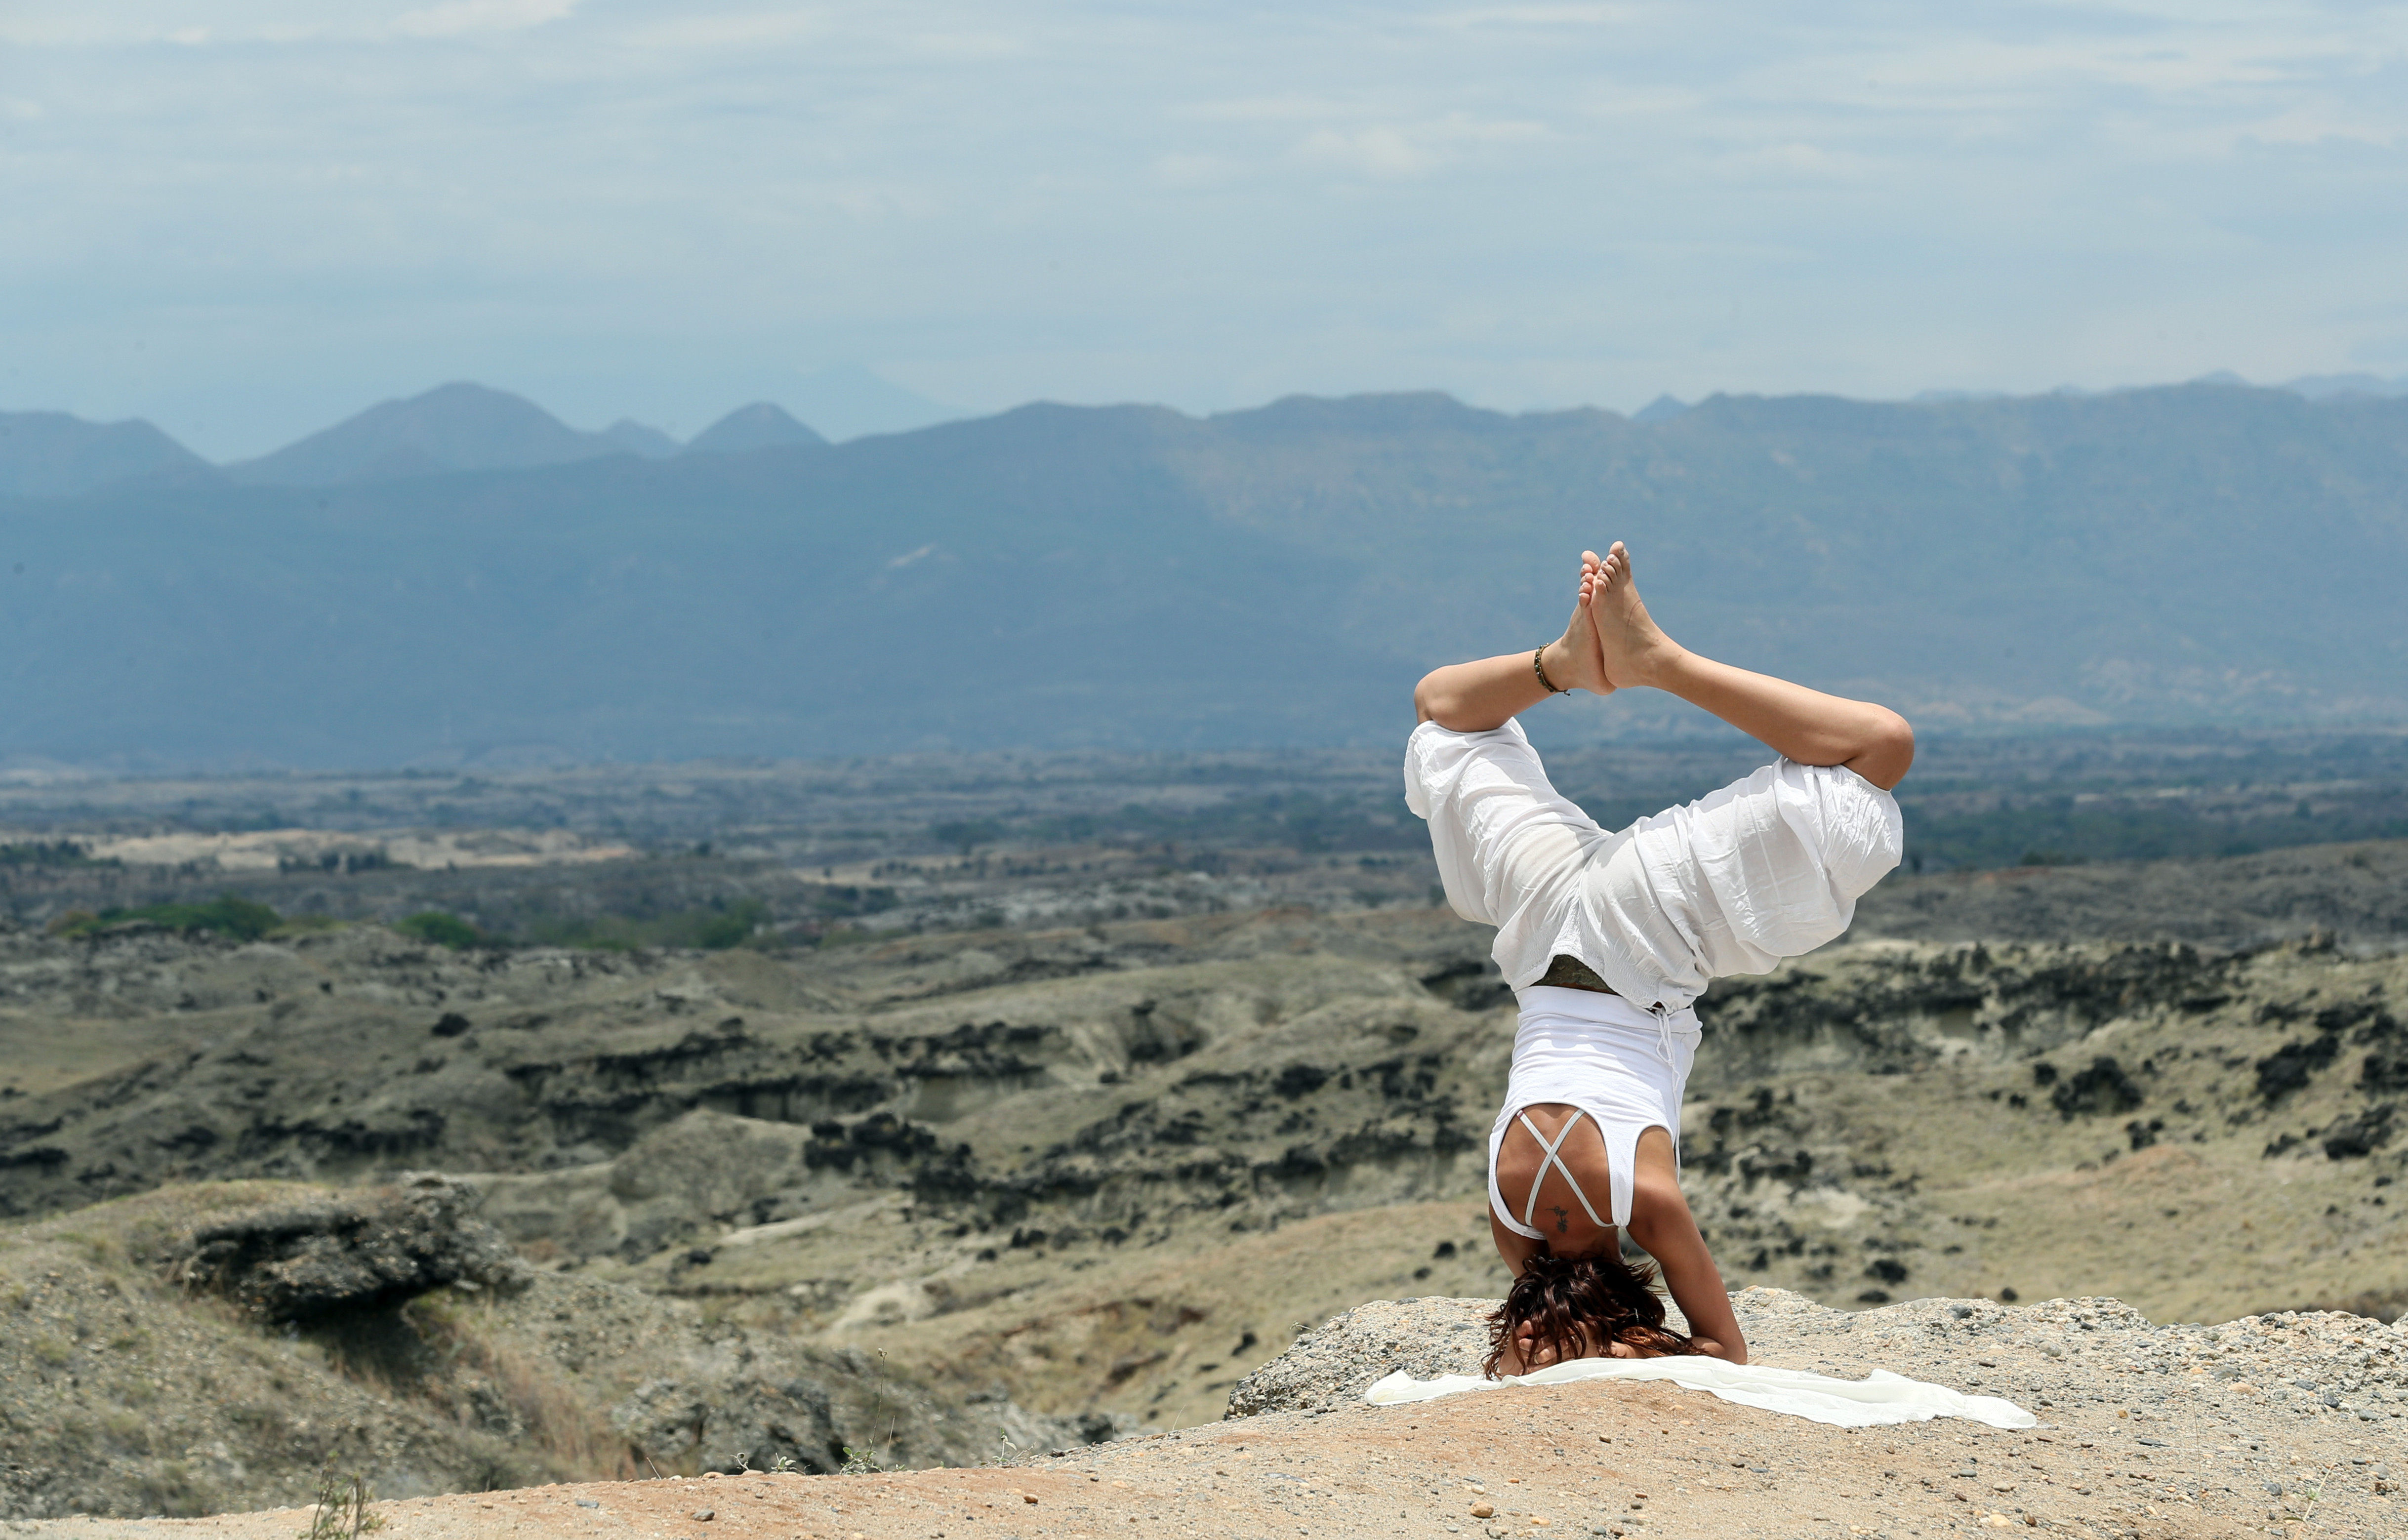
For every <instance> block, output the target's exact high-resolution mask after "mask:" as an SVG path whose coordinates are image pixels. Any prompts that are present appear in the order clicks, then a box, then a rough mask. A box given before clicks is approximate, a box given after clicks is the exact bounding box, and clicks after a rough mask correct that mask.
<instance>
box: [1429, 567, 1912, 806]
mask: <svg viewBox="0 0 2408 1540" xmlns="http://www.w3.org/2000/svg"><path fill="white" fill-rule="evenodd" d="M1584 566H1585V564H1584ZM1581 593H1582V600H1583V603H1584V607H1586V608H1588V609H1589V610H1590V611H1592V612H1593V615H1594V618H1595V619H1594V624H1593V626H1592V632H1593V634H1594V635H1596V636H1597V638H1598V664H1599V667H1600V669H1601V671H1602V672H1603V673H1604V675H1605V677H1606V679H1607V681H1608V682H1609V683H1610V684H1612V685H1614V686H1617V687H1619V686H1626V685H1650V686H1653V687H1654V688H1656V689H1657V690H1664V691H1670V692H1671V693H1673V694H1675V695H1678V696H1680V697H1681V698H1682V699H1683V700H1684V701H1686V702H1688V703H1689V704H1690V705H1691V706H1698V707H1699V708H1701V709H1703V710H1707V711H1711V712H1713V714H1714V715H1715V716H1717V717H1720V718H1721V719H1722V720H1725V721H1727V722H1728V723H1730V724H1731V725H1732V726H1733V727H1736V728H1738V729H1739V730H1740V731H1741V732H1742V733H1745V734H1748V735H1749V736H1750V737H1753V738H1756V739H1758V740H1760V741H1761V742H1763V743H1764V744H1766V745H1767V746H1769V747H1770V748H1771V749H1773V751H1774V752H1776V753H1779V754H1783V755H1785V756H1787V757H1788V758H1790V759H1793V760H1796V761H1797V762H1798V763H1800V764H1843V765H1845V766H1847V767H1848V768H1849V769H1851V770H1854V771H1855V772H1856V774H1858V775H1860V776H1862V777H1865V779H1867V780H1869V781H1871V782H1872V783H1873V784H1874V785H1875V786H1878V787H1880V788H1881V789H1882V790H1883V791H1888V790H1890V789H1891V788H1892V787H1894V786H1896V785H1897V784H1898V783H1899V781H1901V780H1903V779H1905V778H1906V772H1907V768H1908V766H1910V765H1912V764H1913V763H1914V729H1913V728H1911V727H1909V726H1908V725H1907V723H1906V719H1905V718H1903V717H1901V716H1899V714H1898V713H1897V712H1895V711H1892V710H1891V709H1889V707H1887V706H1875V705H1873V704H1872V703H1871V702H1870V701H1852V700H1848V699H1845V698H1843V697H1842V696H1839V695H1827V694H1825V693H1823V692H1821V691H1819V690H1809V689H1807V688H1806V687H1805V686H1804V685H1801V684H1792V683H1790V682H1789V681H1788V680H1786V679H1776V678H1774V677H1772V676H1770V675H1769V674H1751V673H1749V672H1748V671H1747V670H1746V669H1743V668H1733V667H1732V666H1730V664H1728V663H1716V662H1714V661H1713V659H1711V658H1702V657H1699V655H1698V654H1696V653H1694V652H1691V651H1690V650H1689V649H1686V648H1684V647H1682V646H1681V645H1680V644H1679V643H1677V642H1675V641H1673V640H1672V638H1670V636H1667V635H1664V632H1663V630H1662V628H1661V627H1659V626H1657V625H1656V621H1655V620H1654V619H1653V618H1651V617H1650V616H1649V615H1648V613H1647V606H1645V605H1644V604H1642V603H1641V602H1640V598H1639V590H1638V588H1637V586H1636V585H1635V584H1634V582H1633V581H1632V578H1631V572H1630V553H1629V552H1628V551H1627V550H1626V549H1623V545H1622V542H1621V541H1619V540H1616V541H1615V542H1614V543H1613V550H1611V551H1609V552H1607V554H1606V557H1605V560H1604V561H1603V562H1602V563H1598V565H1597V566H1595V567H1594V568H1592V569H1585V570H1584V575H1583V577H1582V578H1581ZM1463 666H1465V667H1477V666H1479V665H1477V664H1465V665H1463ZM1551 672H1552V670H1551ZM1433 677H1435V676H1433ZM1559 682H1560V681H1559ZM1534 688H1535V687H1534Z"/></svg>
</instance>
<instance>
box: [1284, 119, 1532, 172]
mask: <svg viewBox="0 0 2408 1540" xmlns="http://www.w3.org/2000/svg"><path fill="white" fill-rule="evenodd" d="M1545 137H1547V130H1546V128H1545V127H1544V126H1543V125H1542V124H1539V123H1533V122H1520V121H1483V120H1480V119H1476V118H1473V117H1471V116H1470V115H1469V114H1467V113H1459V112H1456V113H1449V114H1447V115H1446V116H1445V117H1442V118H1436V119H1432V120H1429V121H1425V122H1419V123H1408V124H1397V123H1374V124H1369V125H1368V126H1365V127H1362V128H1351V129H1338V128H1324V129H1317V130H1315V131H1314V132H1313V133H1312V134H1310V135H1306V136H1305V137H1304V138H1303V139H1302V140H1301V141H1299V142H1298V143H1297V147H1296V153H1297V157H1298V158H1299V159H1301V160H1304V161H1308V162H1312V163H1314V164H1322V165H1327V166H1334V167H1336V168H1338V169H1340V170H1345V171H1353V172H1355V173H1357V174H1359V175H1362V176H1366V177H1373V178H1383V179H1395V178H1411V177H1422V176H1426V175H1428V174H1430V173H1431V172H1433V171H1436V170H1438V169H1440V168H1441V167H1442V166H1445V165H1448V164H1452V163H1454V162H1455V161H1457V160H1459V159H1461V158H1462V157H1463V156H1464V155H1466V154H1467V153H1469V152H1470V151H1472V150H1480V149H1484V148H1488V147H1492V146H1497V145H1507V144H1527V143H1530V142H1532V141H1535V140H1539V139H1543V138H1545Z"/></svg>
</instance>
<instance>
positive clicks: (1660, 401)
mask: <svg viewBox="0 0 2408 1540" xmlns="http://www.w3.org/2000/svg"><path fill="white" fill-rule="evenodd" d="M1688 409H1689V404H1688V403H1687V402H1685V401H1684V400H1682V399H1681V398H1680V397H1678V396H1675V395H1659V396H1657V397H1656V399H1655V400H1653V401H1651V402H1649V403H1648V404H1647V405H1646V406H1641V407H1640V408H1639V409H1638V410H1637V411H1635V412H1633V413H1631V414H1630V421H1633V422H1670V421H1671V420H1672V419H1674V418H1676V417H1678V416H1680V415H1681V414H1682V413H1684V412H1685V411H1687V410H1688Z"/></svg>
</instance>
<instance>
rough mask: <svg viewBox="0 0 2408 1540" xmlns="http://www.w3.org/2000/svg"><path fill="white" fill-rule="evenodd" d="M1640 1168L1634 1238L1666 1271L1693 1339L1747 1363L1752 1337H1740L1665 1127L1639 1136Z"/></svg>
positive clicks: (1635, 1189) (1716, 1352)
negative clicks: (1683, 1192)
mask: <svg viewBox="0 0 2408 1540" xmlns="http://www.w3.org/2000/svg"><path fill="white" fill-rule="evenodd" d="M1636 1166H1637V1169H1636V1170H1635V1171H1634V1172H1633V1173H1632V1183H1631V1186H1632V1191H1631V1195H1630V1238H1631V1239H1632V1240H1634V1241H1637V1242H1638V1243H1639V1244H1640V1245H1641V1247H1643V1248H1646V1251H1647V1254H1648V1255H1649V1256H1651V1257H1653V1258H1655V1259H1656V1266H1657V1267H1659V1268H1661V1269H1662V1270H1663V1274H1664V1287H1665V1288H1666V1289H1668V1290H1670V1292H1671V1295H1672V1303H1673V1304H1675V1305H1679V1306H1680V1307H1681V1314H1682V1315H1684V1316H1685V1317H1687V1318H1688V1321H1689V1335H1690V1336H1691V1337H1693V1338H1695V1339H1696V1341H1697V1345H1698V1347H1699V1350H1700V1351H1703V1352H1707V1353H1711V1354H1713V1356H1714V1357H1716V1358H1719V1359H1725V1360H1727V1361H1728V1362H1732V1363H1745V1362H1747V1339H1746V1338H1745V1337H1743V1336H1742V1335H1741V1334H1740V1329H1739V1317H1738V1316H1736V1315H1734V1314H1732V1312H1731V1306H1730V1292H1729V1290H1727V1289H1725V1288H1724V1287H1723V1276H1722V1272H1721V1270H1720V1269H1718V1268H1716V1267H1715V1266H1714V1259H1713V1253H1712V1252H1710V1251H1708V1250H1707V1249H1706V1239H1705V1237H1704V1236H1703V1235H1700V1234H1699V1233H1698V1221H1697V1219H1695V1218H1694V1217H1692V1216H1691V1214H1690V1213H1689V1201H1688V1200H1687V1199H1686V1198H1684V1197H1683V1196H1682V1195H1681V1177H1680V1173H1679V1171H1678V1170H1677V1169H1676V1168H1675V1166H1674V1164H1673V1160H1672V1138H1671V1135H1670V1134H1666V1133H1665V1132H1664V1131H1663V1130H1662V1129H1660V1128H1651V1129H1649V1130H1648V1131H1647V1132H1646V1133H1644V1134H1641V1135H1640V1136H1639V1158H1638V1161H1637V1162H1636Z"/></svg>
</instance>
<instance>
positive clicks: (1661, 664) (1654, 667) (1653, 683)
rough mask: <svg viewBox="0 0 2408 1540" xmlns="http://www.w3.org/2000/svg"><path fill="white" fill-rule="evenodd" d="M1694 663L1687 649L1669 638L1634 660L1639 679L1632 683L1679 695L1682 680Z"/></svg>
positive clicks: (1657, 643) (1642, 652) (1644, 651)
mask: <svg viewBox="0 0 2408 1540" xmlns="http://www.w3.org/2000/svg"><path fill="white" fill-rule="evenodd" d="M1693 661H1694V659H1693V658H1692V656H1691V654H1690V652H1689V649H1687V648H1685V647H1683V646H1682V645H1681V644H1680V643H1678V642H1676V641H1674V640H1672V638H1670V636H1667V637H1665V638H1663V639H1662V640H1661V641H1658V642H1656V644H1655V645H1654V646H1653V647H1650V648H1647V649H1644V650H1642V651H1641V652H1640V653H1639V654H1637V656H1636V657H1634V658H1633V659H1632V662H1634V663H1636V664H1637V665H1638V667H1637V669H1636V670H1635V672H1636V673H1637V675H1638V677H1637V678H1635V679H1633V680H1632V681H1631V682H1632V683H1633V684H1640V685H1644V686H1646V687H1647V688H1648V689H1650V690H1665V691H1670V692H1672V693H1674V694H1678V693H1680V683H1681V678H1682V677H1683V676H1684V674H1686V673H1687V672H1688V669H1689V665H1690V663H1692V662H1693Z"/></svg>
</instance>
